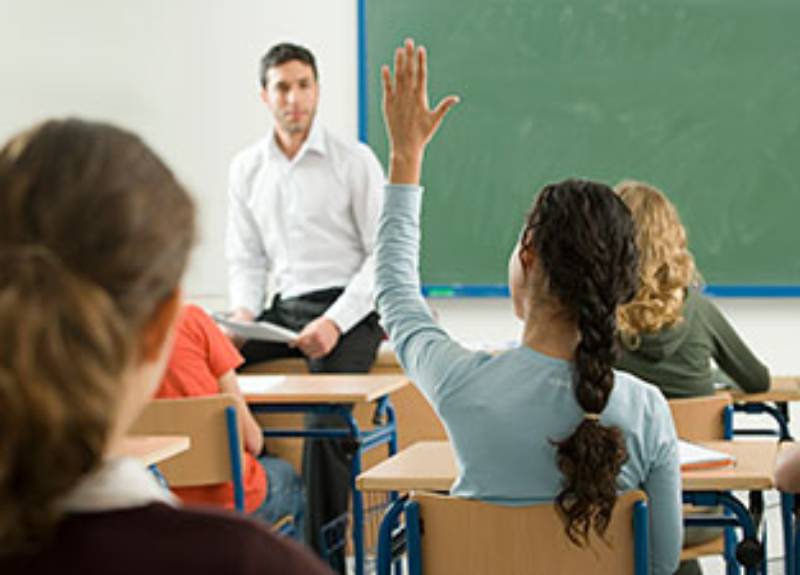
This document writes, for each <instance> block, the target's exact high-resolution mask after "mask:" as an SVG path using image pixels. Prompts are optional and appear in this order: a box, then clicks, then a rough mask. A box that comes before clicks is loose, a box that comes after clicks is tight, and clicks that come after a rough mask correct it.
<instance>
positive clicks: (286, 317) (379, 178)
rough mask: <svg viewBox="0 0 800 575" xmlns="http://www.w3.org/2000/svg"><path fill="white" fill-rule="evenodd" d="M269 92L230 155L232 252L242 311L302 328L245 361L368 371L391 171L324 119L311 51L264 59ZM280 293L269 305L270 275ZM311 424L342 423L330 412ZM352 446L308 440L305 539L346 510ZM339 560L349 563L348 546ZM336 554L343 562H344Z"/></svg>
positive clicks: (290, 49) (253, 350) (295, 49)
mask: <svg viewBox="0 0 800 575" xmlns="http://www.w3.org/2000/svg"><path fill="white" fill-rule="evenodd" d="M261 86H262V90H261V98H262V100H263V101H264V103H265V104H266V105H267V108H268V109H269V110H270V112H271V113H272V116H273V119H274V126H273V128H272V130H270V133H269V134H268V135H267V137H266V138H264V139H263V140H261V141H259V142H257V143H256V144H254V145H253V146H251V147H249V148H247V149H245V150H243V151H242V152H240V153H239V154H238V155H237V156H236V158H235V159H234V160H233V163H232V164H231V171H230V190H229V210H228V229H227V241H226V257H227V260H228V265H229V280H230V295H231V304H232V305H231V307H232V309H233V310H234V318H235V319H239V320H246V321H251V320H254V319H260V320H267V321H271V322H273V323H278V324H280V325H283V326H286V327H288V328H290V329H293V330H296V331H298V332H299V336H298V338H297V340H296V341H294V342H292V343H291V344H289V345H288V346H287V345H285V344H278V343H268V342H257V341H247V342H245V343H244V345H243V346H242V348H241V351H242V354H243V355H244V357H245V360H246V362H247V364H252V363H256V362H260V361H265V360H269V359H275V358H279V357H286V356H292V355H297V356H300V355H303V356H305V357H306V358H307V360H308V365H309V369H310V371H312V372H366V371H368V370H369V369H370V367H371V366H372V364H373V362H374V360H375V355H376V351H377V348H378V345H379V343H380V340H381V338H382V335H383V332H382V330H381V328H380V326H379V325H378V317H377V315H376V314H375V312H374V306H373V285H374V269H373V255H372V253H373V247H374V243H375V232H376V228H377V223H378V214H379V210H380V206H381V203H382V193H383V191H382V190H383V180H384V178H383V171H382V169H381V167H380V164H379V163H378V161H377V159H376V158H375V156H374V154H373V153H372V151H371V150H370V149H369V148H368V147H367V146H365V145H363V144H360V143H357V142H347V141H345V140H342V139H339V138H337V137H336V136H334V135H333V134H331V133H330V132H328V131H327V130H326V129H325V128H324V127H323V126H321V125H320V124H319V122H318V121H316V119H315V113H316V109H317V102H318V99H319V85H318V83H317V69H316V63H315V61H314V57H313V55H312V54H311V53H310V52H309V51H308V50H307V49H305V48H302V47H300V46H296V45H292V44H279V45H276V46H274V47H272V48H271V49H270V50H269V51H268V52H267V54H266V55H265V56H264V57H263V58H262V60H261ZM269 273H272V274H273V275H274V283H275V287H276V292H277V295H276V296H275V297H274V298H273V300H272V302H271V305H270V306H269V308H268V309H266V310H265V309H264V306H265V296H266V284H267V276H268V274H269ZM306 425H307V426H309V427H320V426H326V427H330V426H332V425H335V426H342V425H343V422H342V421H341V419H339V418H336V417H334V418H333V419H331V416H313V417H307V418H306ZM350 457H351V454H350V453H349V452H348V450H347V449H346V446H344V445H343V444H342V442H341V441H338V440H308V441H306V443H305V447H304V454H303V466H304V470H303V475H304V478H305V481H306V490H307V496H308V510H309V515H310V517H309V518H308V521H306V525H307V527H308V530H307V534H308V536H307V538H306V540H307V541H308V542H309V543H311V544H312V546H314V547H315V548H317V549H318V550H319V541H320V540H319V533H320V528H321V527H322V526H323V525H324V524H325V523H326V522H329V521H331V520H332V519H334V518H336V517H337V516H338V515H340V514H342V513H345V512H346V511H347V495H348V493H349V465H350ZM333 563H334V566H335V567H337V568H338V569H339V570H340V572H344V562H343V554H341V556H340V557H338V558H335V559H334V561H333ZM337 563H338V564H337Z"/></svg>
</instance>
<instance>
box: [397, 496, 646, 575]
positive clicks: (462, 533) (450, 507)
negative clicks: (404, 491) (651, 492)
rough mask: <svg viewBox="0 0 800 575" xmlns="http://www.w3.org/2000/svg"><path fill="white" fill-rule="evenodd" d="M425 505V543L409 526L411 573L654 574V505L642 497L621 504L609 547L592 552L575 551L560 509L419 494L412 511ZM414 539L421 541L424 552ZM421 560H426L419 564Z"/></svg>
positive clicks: (599, 544)
mask: <svg viewBox="0 0 800 575" xmlns="http://www.w3.org/2000/svg"><path fill="white" fill-rule="evenodd" d="M415 503H416V504H417V505H418V512H419V516H420V518H421V523H420V524H421V526H422V529H421V532H422V535H421V536H420V537H416V538H415V537H414V536H413V529H411V528H409V539H408V552H409V565H410V567H412V568H411V569H410V573H412V574H414V573H415V570H416V569H419V568H421V570H420V572H421V573H425V574H427V575H438V574H441V573H469V574H470V575H489V574H496V573H509V574H513V573H547V574H548V575H560V574H563V575H568V574H569V575H572V574H574V573H594V574H605V573H607V574H612V573H613V574H614V575H620V574H632V573H636V574H638V573H647V569H648V555H647V540H648V535H647V530H648V526H647V504H646V497H645V494H644V493H642V492H641V491H632V492H628V493H626V494H624V495H622V496H620V498H619V499H618V501H617V505H616V507H615V508H614V514H613V517H612V519H611V523H610V525H609V527H608V530H607V531H606V534H605V539H606V541H603V540H601V539H599V538H598V537H596V536H595V535H594V533H592V536H591V538H590V541H591V543H590V545H589V546H588V547H577V546H575V545H574V544H573V543H572V542H571V541H570V540H569V539H568V538H567V536H566V534H565V533H564V522H563V520H562V518H561V516H560V515H559V513H558V511H557V510H556V507H555V505H553V504H552V503H547V504H541V505H531V506H526V507H508V506H501V505H493V504H490V503H486V502H482V501H474V500H467V499H458V498H454V497H449V496H446V495H436V494H427V493H426V494H415V495H414V496H413V498H412V501H411V502H410V504H409V505H410V506H411V507H407V509H406V522H407V525H410V524H412V523H413V522H414V516H413V514H414V513H416V511H414V512H412V513H409V509H412V510H413V509H414V508H413V505H414V504H415ZM413 539H417V540H418V541H420V546H419V548H417V547H416V544H415V543H414V541H413ZM418 559H421V561H418Z"/></svg>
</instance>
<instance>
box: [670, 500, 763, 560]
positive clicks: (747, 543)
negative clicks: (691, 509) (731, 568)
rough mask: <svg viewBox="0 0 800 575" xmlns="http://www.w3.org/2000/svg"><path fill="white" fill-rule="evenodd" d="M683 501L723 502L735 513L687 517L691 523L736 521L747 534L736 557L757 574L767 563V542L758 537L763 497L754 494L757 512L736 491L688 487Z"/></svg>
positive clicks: (708, 524)
mask: <svg viewBox="0 0 800 575" xmlns="http://www.w3.org/2000/svg"><path fill="white" fill-rule="evenodd" d="M683 502H684V503H690V504H692V505H698V506H702V507H714V506H717V505H722V506H723V507H724V508H725V509H727V510H729V511H730V512H731V513H732V515H733V517H718V518H713V517H709V518H687V519H686V520H685V523H686V524H687V525H696V526H704V527H714V526H717V527H726V526H730V525H736V526H738V527H740V528H741V529H742V532H743V537H742V540H741V541H740V542H739V544H738V545H737V546H736V561H738V563H739V564H741V565H742V566H743V567H744V568H745V572H746V573H747V575H757V574H758V572H759V570H760V569H763V567H764V559H765V553H764V546H763V545H762V543H761V542H760V541H759V540H758V528H757V526H759V525H760V523H761V518H762V511H763V510H759V509H758V505H759V497H758V496H754V497H752V498H751V504H752V505H753V507H754V508H753V513H752V514H751V511H750V510H749V509H747V507H745V506H744V505H743V504H742V502H741V501H739V500H738V499H736V497H734V496H733V495H731V494H730V493H726V492H718V491H686V492H684V494H683Z"/></svg>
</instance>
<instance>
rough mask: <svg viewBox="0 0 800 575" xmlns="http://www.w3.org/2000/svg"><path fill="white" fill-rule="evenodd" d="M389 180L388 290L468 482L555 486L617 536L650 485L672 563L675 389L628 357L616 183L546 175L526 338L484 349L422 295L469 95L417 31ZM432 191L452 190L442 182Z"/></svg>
mask: <svg viewBox="0 0 800 575" xmlns="http://www.w3.org/2000/svg"><path fill="white" fill-rule="evenodd" d="M382 75H383V83H384V116H385V119H386V125H387V131H388V135H389V140H390V148H391V153H390V170H389V183H388V184H387V186H386V196H385V203H384V209H383V214H382V218H381V222H380V226H379V232H378V248H377V264H376V265H377V273H376V277H377V300H378V308H379V311H380V314H381V316H382V318H383V323H384V325H385V327H386V329H387V330H388V332H389V336H390V338H391V341H392V344H393V346H394V349H395V351H396V353H397V355H398V358H399V359H400V362H401V364H402V365H403V367H404V369H405V370H406V372H407V373H408V375H409V377H410V378H411V379H412V380H413V381H414V382H415V383H416V385H418V386H419V388H420V389H421V390H422V392H423V393H424V394H425V395H426V397H427V398H428V400H429V401H430V402H431V404H432V405H433V406H434V408H435V409H436V411H437V413H438V414H439V416H440V417H441V418H442V420H443V422H444V424H445V427H446V429H447V432H448V435H449V437H450V440H451V442H452V444H453V447H454V449H455V453H456V458H457V461H458V468H459V475H458V479H457V481H456V483H455V484H454V486H453V489H452V492H453V494H454V495H457V496H462V497H470V498H477V499H483V500H487V501H490V502H495V503H499V504H506V505H526V504H531V503H535V502H542V501H547V500H553V499H554V498H555V501H556V503H557V505H558V507H559V508H560V510H561V511H562V513H563V517H564V520H565V530H566V533H567V535H568V536H569V537H570V538H571V539H572V541H573V542H575V543H576V544H578V545H584V544H587V543H588V541H589V535H590V532H591V531H595V532H597V533H599V534H601V535H602V533H603V532H604V530H605V528H606V526H607V525H608V522H609V520H610V517H611V513H612V511H613V508H614V503H615V501H616V498H617V494H618V493H619V492H620V491H625V490H630V489H643V490H644V491H646V492H647V495H648V497H649V504H650V511H651V537H652V554H651V565H652V573H654V574H656V575H667V574H671V573H672V572H673V571H674V570H675V568H676V567H677V565H678V557H679V553H680V546H681V535H682V529H681V495H680V475H679V470H678V455H677V443H676V438H675V430H674V427H673V424H672V419H671V417H670V413H669V409H668V407H667V404H666V402H665V400H664V398H663V397H662V395H661V394H660V393H659V392H658V390H656V389H655V388H653V387H652V386H650V385H647V384H645V383H643V382H641V381H639V380H638V379H636V378H635V377H633V376H630V375H626V374H622V373H618V372H615V371H613V370H612V365H613V363H614V361H615V359H616V309H617V306H618V305H620V304H621V303H624V302H626V301H628V300H629V299H630V298H631V297H632V296H633V294H634V292H635V289H636V270H637V251H636V246H635V238H634V227H633V221H632V219H631V217H630V212H629V211H628V209H627V208H626V207H625V205H624V204H623V203H622V201H621V200H620V199H619V198H618V197H617V196H616V195H615V194H614V192H613V191H612V190H611V189H610V188H608V187H607V186H605V185H603V184H599V183H595V182H590V181H581V180H565V181H563V182H559V183H555V184H550V185H548V186H545V187H544V188H543V189H542V191H541V192H540V193H539V195H538V197H537V198H536V199H535V200H534V203H533V207H532V209H531V211H530V213H529V214H528V215H527V216H526V217H525V220H524V226H523V230H522V233H521V235H520V240H519V244H518V245H517V246H516V248H515V249H514V252H513V253H512V255H511V261H510V273H509V284H510V288H511V293H512V300H513V303H514V309H515V312H516V314H517V315H518V316H519V317H520V318H521V319H522V320H523V321H524V331H523V336H522V342H521V345H520V346H519V347H517V348H515V349H512V350H510V351H508V352H506V353H503V354H501V355H498V356H492V355H489V354H486V353H482V352H471V351H468V350H466V349H464V348H463V347H461V346H460V345H459V344H457V343H456V342H455V341H453V340H452V339H451V338H450V337H449V336H448V335H447V333H445V331H444V330H443V329H441V328H440V327H439V326H438V325H436V323H435V321H434V320H433V318H432V317H431V315H430V313H429V311H428V309H427V307H426V305H425V303H424V301H423V300H422V297H421V296H420V289H419V288H420V286H419V274H418V259H419V235H420V230H419V212H420V206H421V202H422V196H423V193H422V189H421V187H420V185H419V182H420V172H421V167H422V158H423V154H424V151H425V147H426V145H427V143H428V142H429V141H430V139H431V137H432V136H433V134H434V133H435V132H436V130H437V129H438V127H439V125H440V124H441V121H442V119H443V117H444V116H445V114H446V113H447V112H448V110H449V109H450V108H451V107H452V106H453V105H454V104H455V103H456V102H457V98H455V97H453V96H450V97H448V98H445V99H444V100H443V101H442V102H441V103H439V105H438V106H436V107H435V108H434V109H433V110H431V109H430V108H429V105H428V97H427V88H426V82H427V69H426V55H425V50H424V48H421V47H420V48H418V49H415V47H414V44H413V42H412V41H410V40H408V41H406V43H405V45H404V46H403V47H401V48H399V49H398V50H397V52H396V54H395V62H394V74H392V73H390V71H389V69H388V67H384V69H383V70H382ZM426 193H436V190H431V191H430V192H426Z"/></svg>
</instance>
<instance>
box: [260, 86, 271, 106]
mask: <svg viewBox="0 0 800 575" xmlns="http://www.w3.org/2000/svg"><path fill="white" fill-rule="evenodd" d="M259 95H260V96H261V101H262V102H264V103H265V104H266V105H267V106H269V91H268V90H267V89H266V88H261V92H259Z"/></svg>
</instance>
